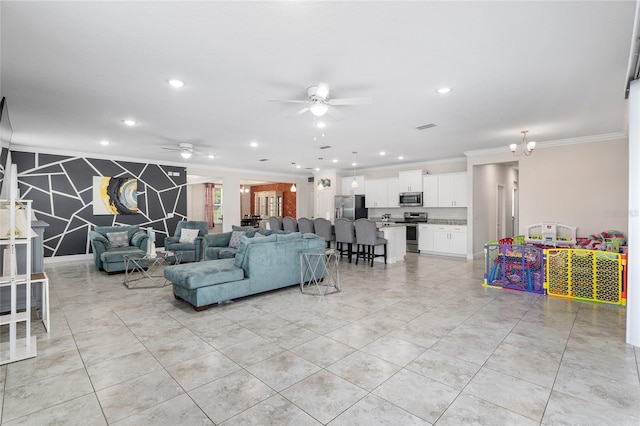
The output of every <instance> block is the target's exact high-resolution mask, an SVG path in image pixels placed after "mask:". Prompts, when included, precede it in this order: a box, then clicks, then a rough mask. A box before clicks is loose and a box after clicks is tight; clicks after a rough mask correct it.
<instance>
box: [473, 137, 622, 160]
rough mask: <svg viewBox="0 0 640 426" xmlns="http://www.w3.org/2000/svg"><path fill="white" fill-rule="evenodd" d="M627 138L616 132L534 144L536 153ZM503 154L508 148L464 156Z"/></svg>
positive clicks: (508, 151)
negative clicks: (540, 150)
mask: <svg viewBox="0 0 640 426" xmlns="http://www.w3.org/2000/svg"><path fill="white" fill-rule="evenodd" d="M628 137H629V135H628V134H627V133H624V132H618V133H605V134H602V135H592V136H581V137H577V138H569V139H558V140H555V141H546V142H536V151H537V150H538V149H545V148H553V147H557V146H564V145H578V144H584V143H593V142H606V141H612V140H616V139H625V138H628ZM505 152H506V153H510V152H511V151H510V150H509V147H508V146H501V147H498V148H487V149H475V150H473V151H464V155H466V156H467V157H479V156H482V155H491V154H504V153H505Z"/></svg>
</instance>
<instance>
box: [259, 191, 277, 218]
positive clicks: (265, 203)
mask: <svg viewBox="0 0 640 426" xmlns="http://www.w3.org/2000/svg"><path fill="white" fill-rule="evenodd" d="M254 197H255V200H254V201H255V204H254V205H255V212H254V214H255V215H256V216H262V217H267V218H268V217H271V216H276V217H282V191H260V192H256V193H255V194H254Z"/></svg>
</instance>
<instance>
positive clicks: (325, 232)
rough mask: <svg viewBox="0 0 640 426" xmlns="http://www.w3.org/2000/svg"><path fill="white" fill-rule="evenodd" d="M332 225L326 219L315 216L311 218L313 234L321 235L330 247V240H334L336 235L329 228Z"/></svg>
mask: <svg viewBox="0 0 640 426" xmlns="http://www.w3.org/2000/svg"><path fill="white" fill-rule="evenodd" d="M331 227H332V225H331V222H329V221H328V220H327V219H323V218H321V217H317V218H315V219H314V220H313V229H314V230H315V234H316V235H318V236H319V237H322V238H324V239H325V241H326V242H327V248H331V241H335V240H336V236H335V235H334V233H333V230H332V229H331Z"/></svg>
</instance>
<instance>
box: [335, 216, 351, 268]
mask: <svg viewBox="0 0 640 426" xmlns="http://www.w3.org/2000/svg"><path fill="white" fill-rule="evenodd" d="M335 226H336V249H337V250H338V251H339V252H340V256H344V255H345V253H346V255H347V257H348V258H349V263H351V257H352V256H353V244H354V243H355V242H356V231H355V227H354V226H353V221H352V220H351V219H345V218H339V219H336V221H335ZM345 244H347V248H346V249H345V248H344V245H345Z"/></svg>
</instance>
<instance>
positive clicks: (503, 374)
mask: <svg viewBox="0 0 640 426" xmlns="http://www.w3.org/2000/svg"><path fill="white" fill-rule="evenodd" d="M47 272H48V274H49V276H50V278H51V288H52V324H53V331H52V333H51V334H50V335H46V334H44V333H43V332H42V326H41V325H40V324H34V329H35V330H37V334H38V356H37V357H36V358H34V359H31V360H25V361H21V362H16V363H13V364H9V365H6V366H1V367H0V401H2V404H1V405H0V410H1V411H0V415H1V416H2V417H1V419H2V425H7V426H9V425H18V424H25V425H27V424H28V425H41V424H65V425H72V424H78V425H83V426H86V425H94V424H96V425H98V424H105V423H109V424H118V425H178V424H181V425H204V424H224V425H236V424H242V425H268V424H272V425H287V424H289V425H296V426H300V425H318V424H330V425H356V424H361V425H367V426H370V425H376V424H385V425H428V424H436V425H467V424H481V425H520V424H521V425H536V424H544V425H565V424H574V425H613V424H615V425H638V424H640V382H639V379H638V364H637V362H638V361H637V355H636V352H638V351H637V350H635V349H634V348H633V347H632V346H628V345H626V344H625V343H624V336H625V310H624V309H623V308H618V307H613V306H605V305H597V304H590V303H580V302H574V301H565V300H561V299H553V298H547V297H544V296H538V295H534V294H527V293H519V292H512V291H500V290H493V289H486V288H483V287H482V286H481V283H482V273H483V269H482V262H481V261H474V262H471V261H466V260H458V259H450V258H443V257H431V256H425V255H421V256H418V255H415V254H411V255H408V256H407V261H406V262H405V263H399V264H394V265H388V266H386V267H385V266H384V265H378V264H376V265H375V266H374V267H373V268H371V267H368V266H364V265H362V264H360V265H358V266H356V265H353V264H348V263H342V264H341V278H342V287H343V291H342V292H341V293H338V294H332V295H329V296H326V297H324V298H322V297H314V296H309V295H301V294H300V292H299V290H298V289H297V288H295V287H292V288H288V289H284V290H281V291H276V292H272V293H269V294H266V295H260V296H255V297H250V298H245V299H241V300H238V301H236V302H234V303H229V304H225V305H218V306H213V307H211V308H210V309H209V310H207V311H204V312H195V311H194V310H193V309H192V308H191V307H189V306H187V305H186V304H185V303H184V302H180V301H176V300H174V298H173V296H172V294H171V288H170V287H165V288H162V289H139V290H128V289H127V288H126V287H124V286H123V285H122V278H123V277H122V275H115V276H107V275H105V274H103V273H99V272H97V271H96V270H95V268H94V267H93V265H92V263H91V262H89V261H87V262H84V263H82V262H81V263H78V262H74V263H56V264H49V265H47Z"/></svg>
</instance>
